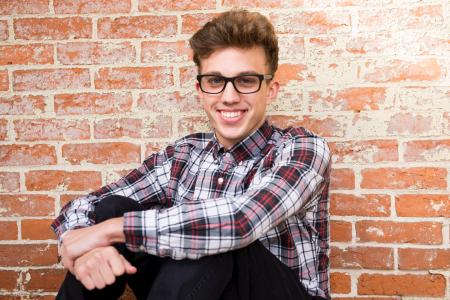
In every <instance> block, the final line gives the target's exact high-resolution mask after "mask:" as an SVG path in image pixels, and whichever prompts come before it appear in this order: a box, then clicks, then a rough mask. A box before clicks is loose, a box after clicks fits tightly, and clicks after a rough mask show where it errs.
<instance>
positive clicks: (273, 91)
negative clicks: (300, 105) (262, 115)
mask: <svg viewBox="0 0 450 300" xmlns="http://www.w3.org/2000/svg"><path fill="white" fill-rule="evenodd" d="M279 89H280V83H279V82H278V81H276V79H273V80H272V81H271V82H270V84H269V87H268V89H267V103H271V102H273V101H275V100H276V99H277V96H278V91H279Z"/></svg>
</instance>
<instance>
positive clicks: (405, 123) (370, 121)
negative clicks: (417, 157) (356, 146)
mask: <svg viewBox="0 0 450 300" xmlns="http://www.w3.org/2000/svg"><path fill="white" fill-rule="evenodd" d="M441 127H442V120H441V117H440V116H439V114H437V113H433V112H424V111H421V112H389V111H376V112H371V113H364V112H362V113H360V114H354V116H353V120H352V121H351V126H349V128H348V131H347V135H348V136H352V137H360V138H363V139H367V138H368V137H386V136H393V137H398V136H413V137H417V136H430V135H439V134H440V131H441V130H440V129H441Z"/></svg>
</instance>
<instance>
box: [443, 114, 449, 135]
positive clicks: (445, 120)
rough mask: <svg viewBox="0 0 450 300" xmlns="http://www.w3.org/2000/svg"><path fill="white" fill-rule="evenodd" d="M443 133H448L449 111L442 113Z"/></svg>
mask: <svg viewBox="0 0 450 300" xmlns="http://www.w3.org/2000/svg"><path fill="white" fill-rule="evenodd" d="M444 133H446V134H450V113H447V112H445V113H444Z"/></svg>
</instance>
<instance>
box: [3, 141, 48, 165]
mask: <svg viewBox="0 0 450 300" xmlns="http://www.w3.org/2000/svg"><path fill="white" fill-rule="evenodd" d="M54 164H56V150H55V146H50V145H32V146H28V145H0V166H40V165H54Z"/></svg>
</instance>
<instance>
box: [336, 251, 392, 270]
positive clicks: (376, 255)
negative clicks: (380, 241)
mask: <svg viewBox="0 0 450 300" xmlns="http://www.w3.org/2000/svg"><path fill="white" fill-rule="evenodd" d="M330 261H331V267H332V268H343V269H377V270H391V269H393V268H394V250H393V249H392V248H381V247H347V248H343V249H341V248H337V247H332V248H331V254H330Z"/></svg>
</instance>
